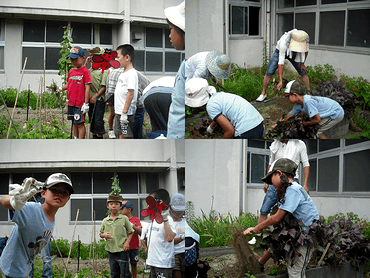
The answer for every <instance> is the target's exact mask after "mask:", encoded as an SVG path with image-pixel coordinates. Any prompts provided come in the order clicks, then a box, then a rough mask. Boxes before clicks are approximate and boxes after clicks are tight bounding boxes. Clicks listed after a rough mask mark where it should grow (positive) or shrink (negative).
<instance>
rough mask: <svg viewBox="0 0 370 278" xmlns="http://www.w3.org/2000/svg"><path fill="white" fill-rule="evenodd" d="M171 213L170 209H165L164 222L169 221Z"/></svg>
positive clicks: (163, 212) (163, 213)
mask: <svg viewBox="0 0 370 278" xmlns="http://www.w3.org/2000/svg"><path fill="white" fill-rule="evenodd" d="M169 215H170V210H169V209H166V210H163V211H162V218H163V222H167V221H168V216H169Z"/></svg>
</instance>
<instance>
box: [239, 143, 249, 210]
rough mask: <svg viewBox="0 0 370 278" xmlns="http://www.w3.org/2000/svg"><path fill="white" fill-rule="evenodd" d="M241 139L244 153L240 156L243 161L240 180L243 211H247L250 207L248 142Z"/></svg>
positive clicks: (241, 162)
mask: <svg viewBox="0 0 370 278" xmlns="http://www.w3.org/2000/svg"><path fill="white" fill-rule="evenodd" d="M240 141H241V151H242V155H241V157H240V159H241V161H240V165H241V175H240V176H241V182H240V186H241V190H240V192H241V194H242V196H241V200H242V204H241V206H240V207H241V210H242V211H243V212H247V209H248V198H247V182H246V181H247V171H248V169H247V153H246V150H247V149H246V147H245V146H246V142H247V140H240Z"/></svg>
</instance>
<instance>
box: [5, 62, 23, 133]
mask: <svg viewBox="0 0 370 278" xmlns="http://www.w3.org/2000/svg"><path fill="white" fill-rule="evenodd" d="M26 64H27V57H26V59H24V65H23V70H22V76H21V82H20V83H19V88H18V91H17V97H16V98H15V102H14V108H13V111H12V117H11V118H13V117H14V110H15V108H16V107H17V101H18V96H19V91H20V90H21V85H22V80H23V74H24V69H25V68H26ZM11 126H12V121H10V123H9V128H8V134H7V135H6V139H8V138H9V133H10V127H11Z"/></svg>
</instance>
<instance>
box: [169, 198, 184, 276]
mask: <svg viewBox="0 0 370 278" xmlns="http://www.w3.org/2000/svg"><path fill="white" fill-rule="evenodd" d="M170 212H171V217H169V220H168V221H169V222H170V225H171V226H174V227H175V230H176V237H175V239H174V244H175V246H174V248H175V250H174V255H175V267H174V268H173V278H185V222H186V220H185V219H184V218H183V217H184V213H185V196H184V195H182V194H180V193H175V194H172V196H171V203H170Z"/></svg>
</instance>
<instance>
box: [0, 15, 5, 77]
mask: <svg viewBox="0 0 370 278" xmlns="http://www.w3.org/2000/svg"><path fill="white" fill-rule="evenodd" d="M5 24H6V22H5V18H0V28H1V33H0V34H3V36H0V48H2V49H3V57H2V59H3V61H4V64H3V67H2V68H1V67H0V73H5V38H6V28H5Z"/></svg>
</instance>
